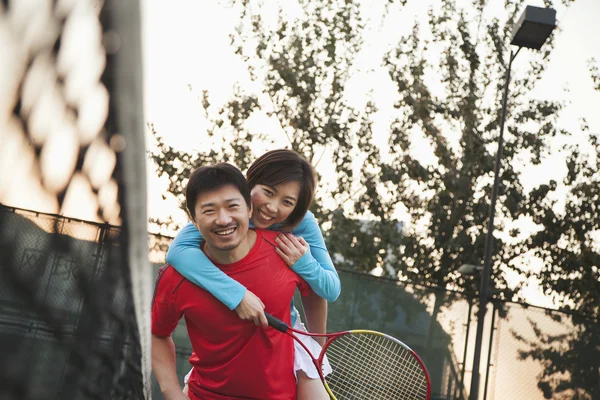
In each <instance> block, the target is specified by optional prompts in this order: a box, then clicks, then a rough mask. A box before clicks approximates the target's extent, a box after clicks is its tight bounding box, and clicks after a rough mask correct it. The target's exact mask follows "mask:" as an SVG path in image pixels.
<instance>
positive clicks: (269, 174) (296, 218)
mask: <svg viewBox="0 0 600 400" xmlns="http://www.w3.org/2000/svg"><path fill="white" fill-rule="evenodd" d="M246 179H247V180H248V186H249V187H250V190H252V188H254V186H256V185H267V186H271V187H275V186H277V185H279V184H281V183H286V182H298V183H300V195H299V196H298V201H297V202H296V207H294V210H293V211H292V212H291V213H290V215H289V216H288V217H287V219H286V220H285V221H283V225H287V226H295V225H297V224H298V223H299V222H300V221H302V219H303V218H304V215H305V214H306V212H307V211H308V208H309V207H310V204H311V203H312V201H313V199H314V197H315V187H316V186H317V174H316V172H315V170H314V168H313V167H312V165H310V163H309V162H308V161H306V159H305V158H304V157H302V156H301V155H300V154H298V153H296V152H295V151H292V150H287V149H282V150H272V151H269V152H267V153H265V154H263V155H262V156H260V157H259V158H258V159H256V161H254V162H253V163H252V165H251V166H250V168H248V172H247V173H246Z"/></svg>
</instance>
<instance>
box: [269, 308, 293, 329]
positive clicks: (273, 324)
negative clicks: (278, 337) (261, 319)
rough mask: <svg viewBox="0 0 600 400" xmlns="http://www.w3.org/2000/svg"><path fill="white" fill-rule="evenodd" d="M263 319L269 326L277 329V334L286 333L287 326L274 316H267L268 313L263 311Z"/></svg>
mask: <svg viewBox="0 0 600 400" xmlns="http://www.w3.org/2000/svg"><path fill="white" fill-rule="evenodd" d="M265 317H267V321H268V322H269V325H270V326H271V327H272V328H274V329H277V330H278V331H279V332H283V333H286V332H287V330H288V328H289V326H288V325H287V324H286V323H285V322H283V321H282V320H280V319H278V318H275V317H274V316H272V315H271V314H269V313H268V312H266V311H265Z"/></svg>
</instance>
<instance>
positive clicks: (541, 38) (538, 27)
mask: <svg viewBox="0 0 600 400" xmlns="http://www.w3.org/2000/svg"><path fill="white" fill-rule="evenodd" d="M555 27H556V10H554V9H551V8H540V7H533V6H527V7H526V8H525V11H524V12H523V14H522V15H521V17H520V18H519V21H518V22H517V23H516V25H515V27H514V28H513V32H512V37H511V41H510V44H511V45H513V46H518V47H519V48H518V49H517V51H516V52H515V51H512V50H511V52H510V60H509V62H508V68H507V69H506V80H505V82H504V96H503V99H502V114H501V118H500V135H499V136H498V151H497V153H496V164H495V166H494V186H493V189H492V198H491V202H490V216H489V220H488V229H487V234H486V237H485V251H484V254H485V255H484V262H483V271H482V274H481V284H480V288H479V311H478V313H477V333H476V336H475V350H474V352H473V368H472V377H471V390H470V391H469V399H470V400H477V399H478V397H479V364H480V360H481V342H482V339H483V324H484V321H485V313H486V308H487V303H488V301H489V297H490V294H489V289H490V287H489V282H490V276H491V270H492V266H491V261H492V246H493V235H494V216H495V209H496V199H497V197H498V189H499V186H500V162H501V160H502V148H503V144H504V140H503V134H504V122H505V120H506V103H507V99H508V85H509V83H510V71H511V67H512V62H513V60H514V59H515V57H516V56H517V54H519V51H521V48H523V47H526V48H529V49H535V50H539V49H540V48H541V47H542V45H543V44H544V42H545V41H546V40H547V39H548V37H549V36H550V34H551V33H552V30H554V28H555Z"/></svg>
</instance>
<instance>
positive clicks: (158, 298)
mask: <svg viewBox="0 0 600 400" xmlns="http://www.w3.org/2000/svg"><path fill="white" fill-rule="evenodd" d="M182 279H183V278H182ZM175 280H177V279H176V276H174V274H173V270H172V267H171V266H170V265H166V266H164V267H162V268H161V269H160V270H159V271H158V277H157V278H156V285H155V287H154V297H153V298H152V334H153V335H156V336H161V337H165V336H170V335H171V334H172V333H173V331H174V330H175V328H176V327H177V323H178V322H179V320H180V319H181V316H182V314H181V312H180V311H179V309H178V307H177V304H176V302H175V298H174V288H175V284H176V282H174V281H175ZM174 283H175V284H174Z"/></svg>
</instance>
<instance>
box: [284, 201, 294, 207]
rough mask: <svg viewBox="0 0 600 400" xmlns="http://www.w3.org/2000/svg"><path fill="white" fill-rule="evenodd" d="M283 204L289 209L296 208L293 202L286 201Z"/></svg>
mask: <svg viewBox="0 0 600 400" xmlns="http://www.w3.org/2000/svg"><path fill="white" fill-rule="evenodd" d="M283 204H285V205H286V206H288V207H294V203H292V202H291V201H284V202H283Z"/></svg>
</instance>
